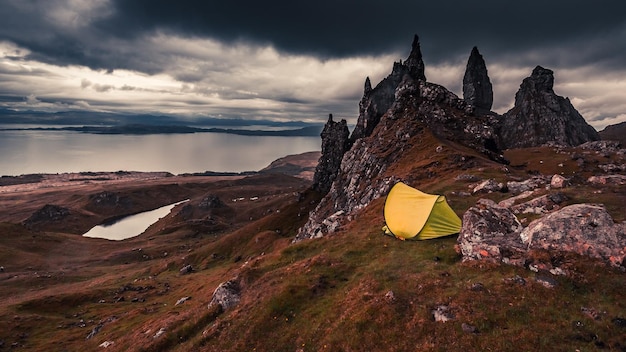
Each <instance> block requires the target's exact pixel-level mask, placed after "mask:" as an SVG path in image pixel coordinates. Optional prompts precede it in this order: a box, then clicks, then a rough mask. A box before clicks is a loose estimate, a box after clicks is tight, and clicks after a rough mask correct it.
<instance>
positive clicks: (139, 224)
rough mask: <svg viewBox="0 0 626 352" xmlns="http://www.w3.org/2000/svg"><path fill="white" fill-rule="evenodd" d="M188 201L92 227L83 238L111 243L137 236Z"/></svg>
mask: <svg viewBox="0 0 626 352" xmlns="http://www.w3.org/2000/svg"><path fill="white" fill-rule="evenodd" d="M188 200H189V199H187V200H183V201H180V202H177V203H173V204H169V205H166V206H163V207H160V208H158V209H154V210H150V211H145V212H143V213H139V214H135V215H129V216H127V217H124V218H122V219H119V220H117V221H115V222H113V223H111V224H102V225H97V226H94V227H93V228H92V229H91V230H89V231H88V232H87V233H85V234H84V235H83V236H84V237H91V238H104V239H107V240H112V241H121V240H125V239H127V238H132V237H136V236H139V235H141V234H142V233H143V232H144V231H146V229H147V228H148V227H150V225H152V224H154V223H155V222H157V221H158V220H159V219H161V218H162V217H164V216H166V215H167V214H169V213H170V211H172V209H173V208H174V207H175V206H177V205H178V204H181V203H184V202H186V201H188Z"/></svg>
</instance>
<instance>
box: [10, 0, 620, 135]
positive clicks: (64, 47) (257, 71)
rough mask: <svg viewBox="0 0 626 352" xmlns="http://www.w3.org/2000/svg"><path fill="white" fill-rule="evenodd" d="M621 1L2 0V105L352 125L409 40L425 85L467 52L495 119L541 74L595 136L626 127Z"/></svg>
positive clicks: (450, 71) (452, 73) (452, 69)
mask: <svg viewBox="0 0 626 352" xmlns="http://www.w3.org/2000/svg"><path fill="white" fill-rule="evenodd" d="M624 4H626V3H624V2H623V1H622V0H608V1H607V0H597V1H593V2H592V1H588V0H586V1H578V0H568V1H561V0H558V1H554V0H551V1H545V0H542V1H537V0H525V1H516V2H510V1H502V0H482V1H465V0H464V1H455V0H449V1H415V0H412V1H410V0H407V1H393V0H386V1H382V0H361V1H347V0H332V1H331V0H316V1H294V0H280V1H258V0H252V1H251V0H239V1H225V0H219V1H200V0H198V1H191V0H187V1H186V0H177V1H170V0H39V1H37V0H2V1H1V2H0V18H1V19H2V20H1V21H0V106H3V107H5V108H12V109H22V110H42V111H61V110H73V109H78V110H97V111H124V112H138V113H155V114H171V115H176V116H182V117H186V118H193V117H195V116H211V117H229V118H249V119H253V118H264V119H275V120H303V121H319V122H324V121H325V120H326V119H327V116H328V114H329V113H333V114H334V115H335V116H336V117H338V118H346V119H347V120H348V121H349V122H350V123H354V122H355V121H356V117H357V115H358V101H359V99H360V98H361V96H362V93H363V83H364V80H365V77H366V76H370V77H371V79H372V83H373V84H374V85H375V84H376V83H378V82H379V81H380V80H381V79H382V78H383V77H385V76H386V75H388V74H389V73H390V72H391V68H392V66H393V62H394V61H398V60H400V59H405V58H406V57H407V55H408V54H409V51H410V46H411V41H412V39H413V35H414V34H418V35H419V36H420V41H421V48H422V53H423V55H424V62H425V65H426V76H427V79H428V81H430V82H434V83H438V84H441V85H443V86H445V87H447V88H448V89H450V90H452V91H453V92H455V93H456V94H457V95H459V96H462V90H461V83H462V79H463V73H464V70H465V65H466V63H467V58H468V56H469V53H470V51H471V49H472V47H473V46H478V48H479V50H480V52H481V53H482V54H483V56H484V58H485V61H486V63H487V68H488V71H489V76H490V78H491V81H492V83H493V86H494V107H493V109H494V110H495V111H497V112H499V113H503V112H505V111H507V110H508V109H510V108H511V107H512V106H513V99H514V95H515V92H516V91H517V89H518V88H519V85H520V83H521V81H522V79H523V78H525V77H527V76H529V75H530V73H531V71H532V69H533V68H534V67H535V66H537V65H541V66H543V67H546V68H550V69H552V70H554V72H555V88H554V90H555V92H556V93H557V94H559V95H562V96H567V97H569V98H570V100H571V101H572V103H573V105H574V107H575V108H576V109H578V111H579V112H580V113H581V114H582V115H583V116H584V117H585V118H586V119H587V121H588V122H589V123H590V124H591V125H592V126H594V127H596V129H599V130H600V129H602V128H604V127H605V126H606V125H608V124H614V123H618V122H622V121H626V15H624V14H626V5H624Z"/></svg>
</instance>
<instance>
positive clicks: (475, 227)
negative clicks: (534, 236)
mask: <svg viewBox="0 0 626 352" xmlns="http://www.w3.org/2000/svg"><path fill="white" fill-rule="evenodd" d="M522 230H523V227H522V224H521V223H520V222H519V220H518V219H517V217H516V216H515V215H514V214H513V213H512V212H511V211H510V210H509V209H507V208H504V207H501V206H499V205H498V204H496V203H495V202H494V201H492V200H489V199H480V200H478V202H477V203H476V205H475V206H473V207H470V208H469V209H468V210H467V211H466V212H465V214H463V226H462V228H461V232H460V233H459V237H458V238H457V246H456V249H457V251H458V252H460V253H461V255H462V256H463V261H468V260H486V261H490V262H501V261H504V262H511V261H512V260H518V259H519V258H521V257H522V253H523V252H524V250H525V249H524V247H523V245H522V241H521V240H520V237H519V234H520V233H521V232H522ZM522 264H523V260H522Z"/></svg>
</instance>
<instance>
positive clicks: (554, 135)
mask: <svg viewBox="0 0 626 352" xmlns="http://www.w3.org/2000/svg"><path fill="white" fill-rule="evenodd" d="M553 85H554V75H553V72H552V70H549V69H546V68H543V67H541V66H537V67H535V69H534V70H533V72H532V74H531V75H530V77H527V78H524V80H523V81H522V84H521V85H520V88H519V90H518V91H517V93H516V94H515V106H514V107H513V108H512V109H511V110H509V111H507V112H506V113H504V115H502V119H501V122H500V139H501V144H502V146H503V148H504V149H508V148H526V147H535V146H540V145H542V144H545V143H547V142H556V143H558V144H561V145H567V146H577V145H579V144H582V143H585V142H589V141H596V140H599V139H600V136H599V135H598V132H597V131H596V130H595V129H594V128H593V127H591V126H589V124H587V121H585V119H584V118H583V117H582V116H581V115H580V113H579V112H578V111H577V110H576V109H575V108H574V106H572V103H571V102H570V101H569V99H567V98H563V97H561V96H558V95H556V94H555V93H554V90H553Z"/></svg>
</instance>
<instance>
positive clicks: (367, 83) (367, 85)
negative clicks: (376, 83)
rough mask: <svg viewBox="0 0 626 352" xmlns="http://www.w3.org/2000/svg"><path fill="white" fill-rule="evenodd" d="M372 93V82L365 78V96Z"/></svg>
mask: <svg viewBox="0 0 626 352" xmlns="http://www.w3.org/2000/svg"><path fill="white" fill-rule="evenodd" d="M371 91H372V82H370V77H369V76H367V77H366V78H365V89H364V90H363V94H364V95H365V94H367V93H369V92H371Z"/></svg>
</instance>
